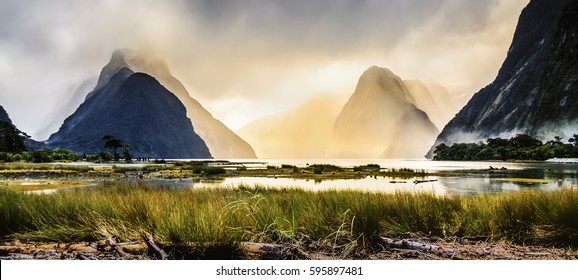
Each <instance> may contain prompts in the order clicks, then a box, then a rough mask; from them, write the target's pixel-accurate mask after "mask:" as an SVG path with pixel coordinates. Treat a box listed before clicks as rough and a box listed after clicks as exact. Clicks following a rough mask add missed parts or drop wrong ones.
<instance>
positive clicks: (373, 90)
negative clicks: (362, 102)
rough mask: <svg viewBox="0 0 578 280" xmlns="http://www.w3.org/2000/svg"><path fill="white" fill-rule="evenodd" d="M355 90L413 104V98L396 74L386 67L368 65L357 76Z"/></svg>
mask: <svg viewBox="0 0 578 280" xmlns="http://www.w3.org/2000/svg"><path fill="white" fill-rule="evenodd" d="M355 91H356V92H361V93H365V94H369V95H374V94H377V95H381V96H388V97H389V98H392V100H393V101H396V102H402V103H410V104H415V99H414V98H413V96H412V95H411V94H410V93H409V91H408V89H407V88H406V86H405V84H404V83H403V81H402V80H401V79H400V78H399V77H398V76H397V75H395V74H394V73H393V72H392V71H391V70H389V69H388V68H384V67H379V66H375V65H374V66H371V67H369V68H368V69H367V70H365V72H363V74H362V75H361V77H359V82H358V83H357V88H356V90H355Z"/></svg>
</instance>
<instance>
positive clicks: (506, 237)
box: [0, 182, 578, 253]
mask: <svg viewBox="0 0 578 280" xmlns="http://www.w3.org/2000/svg"><path fill="white" fill-rule="evenodd" d="M576 217H578V191H577V190H575V189H564V190H559V191H554V192H541V191H520V192H516V193H512V194H500V195H479V196H468V197H463V196H442V197H440V196H435V195H433V194H430V193H405V192H398V193H393V194H386V193H369V192H362V191H353V190H352V191H336V190H335V191H334V190H331V191H319V192H312V191H306V190H302V189H295V188H287V189H278V188H268V187H267V186H259V185H257V186H239V187H235V188H233V187H230V188H202V189H188V188H181V189H179V188H171V187H167V186H162V185H158V186H150V185H146V184H144V183H141V182H132V183H131V182H114V183H105V184H103V185H102V186H99V187H96V188H94V189H92V190H91V189H86V188H77V189H75V190H69V191H60V192H57V193H55V194H51V195H29V194H25V193H23V192H18V191H13V190H9V189H6V188H0V219H1V222H0V237H1V238H2V239H4V240H10V239H21V240H28V241H33V240H35V241H61V242H70V241H81V240H82V241H91V240H99V239H102V238H104V237H108V236H116V237H117V238H118V239H119V240H135V239H139V238H140V237H141V236H142V234H152V235H154V236H155V239H157V240H159V242H163V243H166V244H189V245H190V244H206V245H205V246H213V247H215V246H216V247H226V248H231V249H234V248H235V246H237V245H236V244H238V243H239V242H240V241H254V242H274V243H275V242H293V241H295V240H297V239H298V238H299V236H304V235H306V236H308V237H309V238H311V239H314V240H317V239H324V240H327V241H330V242H331V244H332V245H333V247H334V248H338V249H339V250H340V252H346V253H347V252H349V253H351V252H356V253H359V252H364V251H366V250H372V249H374V248H377V247H379V243H380V237H381V236H384V235H401V234H406V233H408V232H414V233H422V234H427V235H435V236H440V237H444V236H487V237H488V238H490V239H492V240H494V241H506V242H516V243H525V244H534V243H535V244H549V245H558V246H574V247H578V219H576Z"/></svg>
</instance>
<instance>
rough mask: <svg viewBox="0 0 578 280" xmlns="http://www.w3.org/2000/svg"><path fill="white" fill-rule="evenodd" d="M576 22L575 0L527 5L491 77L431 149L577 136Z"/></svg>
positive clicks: (540, 0) (534, 0)
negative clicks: (512, 139)
mask: <svg viewBox="0 0 578 280" xmlns="http://www.w3.org/2000/svg"><path fill="white" fill-rule="evenodd" d="M576 22H578V1H575V0H559V1H547V0H532V1H530V2H529V4H528V5H527V6H526V7H525V8H524V10H523V11H522V13H521V15H520V18H519V21H518V25H517V27H516V31H515V33H514V37H513V40H512V44H511V46H510V49H509V51H508V55H507V57H506V59H505V61H504V63H503V64H502V67H501V68H500V70H499V72H498V75H497V77H496V79H495V80H494V81H493V82H492V83H491V84H489V85H488V86H486V87H485V88H483V89H482V90H480V91H479V92H478V93H476V94H475V95H474V96H473V97H472V99H471V100H470V101H469V102H468V103H467V105H466V106H465V107H464V108H463V109H462V110H461V111H460V112H459V113H458V114H457V115H456V117H455V118H453V119H452V120H451V121H450V122H449V123H448V124H447V125H446V126H445V127H444V129H443V130H442V132H441V134H440V135H439V136H438V138H437V140H436V141H435V143H434V146H433V147H435V146H437V145H438V144H440V143H446V144H452V143H456V142H477V141H480V140H485V139H487V138H490V137H503V138H509V137H511V136H514V135H515V134H517V133H525V134H530V135H532V136H534V137H538V138H540V139H542V140H545V141H547V140H551V139H553V137H554V136H561V137H563V138H565V139H567V138H568V137H570V136H571V135H572V134H575V133H576V132H578V67H577V64H578V57H577V56H578V36H577V33H578V24H576ZM433 147H432V149H433Z"/></svg>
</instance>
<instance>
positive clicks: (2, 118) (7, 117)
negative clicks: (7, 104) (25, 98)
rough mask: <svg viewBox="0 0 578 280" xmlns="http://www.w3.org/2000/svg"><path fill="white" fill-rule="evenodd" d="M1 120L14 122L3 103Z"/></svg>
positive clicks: (0, 114) (0, 111)
mask: <svg viewBox="0 0 578 280" xmlns="http://www.w3.org/2000/svg"><path fill="white" fill-rule="evenodd" d="M0 121H3V122H7V123H10V124H11V123H12V120H11V119H10V117H9V116H8V113H6V110H4V107H2V106H1V105H0Z"/></svg>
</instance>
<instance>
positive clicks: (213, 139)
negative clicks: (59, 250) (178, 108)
mask: <svg viewBox="0 0 578 280" xmlns="http://www.w3.org/2000/svg"><path fill="white" fill-rule="evenodd" d="M123 68H127V69H130V70H132V71H133V72H142V73H147V74H148V75H150V76H152V77H154V78H156V79H157V80H158V81H159V82H160V83H161V84H162V85H163V86H164V87H165V88H166V89H168V90H169V91H170V92H172V93H174V94H175V95H176V96H177V97H178V98H179V100H180V101H181V102H182V103H183V104H184V106H185V108H186V114H187V117H188V118H190V119H191V121H192V124H193V126H194V127H195V132H196V133H197V134H198V135H199V136H201V138H202V139H203V140H204V142H205V143H206V145H207V146H208V147H209V151H210V152H211V155H212V156H213V157H214V158H227V159H228V158H247V159H250V158H256V155H255V152H254V151H253V148H252V147H251V146H250V145H249V144H248V143H247V142H245V140H243V139H241V137H239V136H238V135H236V134H235V133H234V132H233V131H231V130H230V129H229V128H228V127H227V126H225V125H224V124H223V123H222V122H220V121H219V120H217V119H215V118H214V117H213V116H212V115H211V113H209V112H208V111H207V110H206V109H205V108H203V106H201V104H200V103H199V102H198V101H197V100H195V99H193V98H192V97H191V96H190V95H189V93H188V92H187V90H186V89H185V87H184V86H183V84H182V83H181V82H180V81H179V80H177V79H176V78H175V77H173V76H172V74H171V72H170V71H169V68H168V66H167V64H166V63H165V62H164V61H162V60H161V59H159V58H157V57H155V56H154V55H151V54H148V53H146V52H143V51H135V50H130V49H121V50H117V51H115V52H114V53H113V55H112V58H111V60H110V62H109V63H108V64H107V65H106V66H105V67H104V68H103V70H102V72H101V75H100V77H99V80H98V84H97V86H96V88H97V89H98V88H100V87H103V86H104V85H105V84H106V82H107V81H108V80H110V79H111V78H112V77H113V76H114V75H115V74H116V73H117V72H118V71H119V70H120V69H123Z"/></svg>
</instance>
